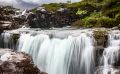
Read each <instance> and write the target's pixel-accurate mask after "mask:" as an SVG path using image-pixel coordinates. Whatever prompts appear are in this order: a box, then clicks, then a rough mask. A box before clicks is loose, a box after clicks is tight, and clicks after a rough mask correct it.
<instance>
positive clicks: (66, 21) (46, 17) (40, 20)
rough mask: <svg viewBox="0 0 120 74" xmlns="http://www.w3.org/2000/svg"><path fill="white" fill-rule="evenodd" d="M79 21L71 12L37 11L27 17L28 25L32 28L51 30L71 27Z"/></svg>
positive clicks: (65, 10)
mask: <svg viewBox="0 0 120 74" xmlns="http://www.w3.org/2000/svg"><path fill="white" fill-rule="evenodd" d="M77 19H78V17H77V15H75V14H72V13H70V11H69V10H67V9H64V10H63V11H56V12H47V11H40V10H36V12H35V13H30V14H29V15H28V17H27V23H28V24H29V26H30V27H31V28H51V27H65V26H70V25H71V24H72V23H73V22H74V21H76V20H77Z"/></svg>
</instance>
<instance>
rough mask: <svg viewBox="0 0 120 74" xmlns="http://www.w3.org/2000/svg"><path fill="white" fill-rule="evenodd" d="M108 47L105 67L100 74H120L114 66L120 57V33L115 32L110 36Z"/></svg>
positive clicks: (105, 50) (104, 60)
mask: <svg viewBox="0 0 120 74" xmlns="http://www.w3.org/2000/svg"><path fill="white" fill-rule="evenodd" d="M108 44H109V45H108V47H107V48H105V49H104V52H103V56H102V61H103V67H102V68H101V69H102V70H100V71H101V72H100V73H98V74H118V72H119V70H117V69H115V67H114V65H115V64H116V63H117V62H118V60H119V56H120V52H119V51H120V32H119V31H118V32H117V31H113V32H112V33H110V34H109V41H108Z"/></svg>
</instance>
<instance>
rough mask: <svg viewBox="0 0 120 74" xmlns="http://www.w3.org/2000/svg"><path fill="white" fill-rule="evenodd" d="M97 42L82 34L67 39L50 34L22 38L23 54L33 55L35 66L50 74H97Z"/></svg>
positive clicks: (20, 40) (20, 46) (25, 35)
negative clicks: (95, 51)
mask: <svg viewBox="0 0 120 74" xmlns="http://www.w3.org/2000/svg"><path fill="white" fill-rule="evenodd" d="M93 45H94V38H93V37H92V34H88V33H80V34H79V36H75V37H74V36H72V35H69V36H68V37H67V38H63V39H61V38H55V37H53V38H50V37H49V36H48V35H47V34H37V35H32V34H21V36H20V38H19V47H18V49H19V50H20V51H24V52H27V53H29V54H31V55H32V57H33V60H34V62H35V64H36V65H37V66H38V67H39V68H40V69H41V70H43V71H45V72H47V73H48V74H94V72H95V61H94V46H93Z"/></svg>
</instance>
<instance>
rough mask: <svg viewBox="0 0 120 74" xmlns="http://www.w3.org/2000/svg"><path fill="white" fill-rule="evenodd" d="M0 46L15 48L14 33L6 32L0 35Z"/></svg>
mask: <svg viewBox="0 0 120 74" xmlns="http://www.w3.org/2000/svg"><path fill="white" fill-rule="evenodd" d="M0 48H10V49H14V42H13V38H12V34H10V33H7V32H5V33H2V34H1V35H0Z"/></svg>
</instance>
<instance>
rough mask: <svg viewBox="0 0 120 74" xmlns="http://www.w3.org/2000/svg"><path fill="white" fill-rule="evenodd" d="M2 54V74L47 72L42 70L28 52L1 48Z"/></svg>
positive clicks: (0, 53) (0, 70)
mask: <svg viewBox="0 0 120 74" xmlns="http://www.w3.org/2000/svg"><path fill="white" fill-rule="evenodd" d="M0 56H1V57H0V74H46V73H44V72H40V70H39V69H38V68H37V67H36V66H35V65H34V64H33V61H32V58H31V56H29V55H28V54H26V53H23V52H14V51H11V50H10V49H0Z"/></svg>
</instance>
